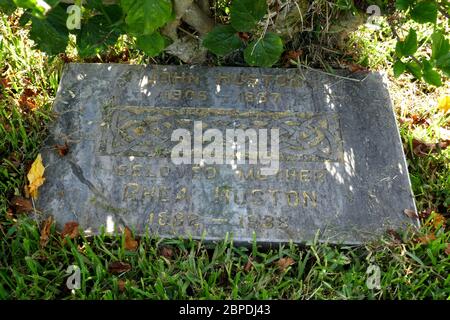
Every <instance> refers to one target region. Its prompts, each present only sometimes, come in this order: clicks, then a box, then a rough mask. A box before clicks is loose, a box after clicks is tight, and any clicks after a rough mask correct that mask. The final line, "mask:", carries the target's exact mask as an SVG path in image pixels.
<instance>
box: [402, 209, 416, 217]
mask: <svg viewBox="0 0 450 320" xmlns="http://www.w3.org/2000/svg"><path fill="white" fill-rule="evenodd" d="M403 213H404V214H406V215H407V216H408V217H410V218H412V219H418V218H419V216H418V215H417V213H416V212H415V211H414V210H411V209H405V210H403Z"/></svg>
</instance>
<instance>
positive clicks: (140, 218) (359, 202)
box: [36, 64, 418, 243]
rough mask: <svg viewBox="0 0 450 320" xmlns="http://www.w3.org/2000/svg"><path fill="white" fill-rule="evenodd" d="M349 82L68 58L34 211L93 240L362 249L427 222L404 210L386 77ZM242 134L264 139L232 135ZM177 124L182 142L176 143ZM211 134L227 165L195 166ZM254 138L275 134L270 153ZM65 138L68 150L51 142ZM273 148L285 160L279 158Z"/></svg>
mask: <svg viewBox="0 0 450 320" xmlns="http://www.w3.org/2000/svg"><path fill="white" fill-rule="evenodd" d="M352 77H353V79H347V78H346V77H344V76H340V77H336V76H330V75H326V74H324V73H321V72H318V71H312V70H304V69H259V68H239V67H216V68H209V67H200V66H195V67H193V66H157V65H149V66H143V65H123V64H68V65H66V67H65V69H64V72H63V76H62V80H61V83H60V87H59V90H58V93H57V97H56V100H55V104H54V111H55V113H56V115H57V118H56V121H55V122H54V123H53V126H52V128H51V130H50V135H49V137H48V139H47V140H46V142H45V144H44V146H43V148H42V150H41V153H42V157H43V162H44V165H45V167H46V170H45V178H46V181H45V183H44V185H43V186H42V187H41V188H40V190H39V197H38V199H37V202H36V206H37V208H38V209H39V211H40V212H42V214H43V215H44V216H46V215H49V214H51V215H53V216H54V217H55V220H56V222H57V224H58V226H59V227H61V226H63V225H64V224H65V223H66V222H68V221H77V222H78V223H79V224H80V226H81V227H82V228H83V229H84V230H85V233H86V234H90V233H93V234H94V233H96V232H98V231H99V230H100V228H101V227H102V226H104V227H105V229H106V230H107V231H109V232H112V231H114V230H118V229H120V228H123V227H124V226H128V227H130V228H131V229H133V230H135V231H137V233H139V234H145V233H146V232H147V231H148V232H149V233H151V234H157V235H159V236H162V237H179V236H181V237H191V236H192V237H193V238H203V239H205V240H218V239H223V238H224V237H225V235H226V233H229V234H230V235H232V237H233V239H234V240H235V241H236V242H249V241H252V239H253V235H254V234H255V235H256V239H257V240H258V241H260V242H261V243H279V242H288V241H290V240H292V241H294V242H308V241H311V240H313V239H314V238H316V237H317V238H318V239H319V240H322V241H330V242H333V243H361V242H365V241H367V240H368V239H372V238H374V237H377V236H379V235H380V234H382V233H384V232H385V231H386V229H389V228H402V227H407V226H409V225H417V224H418V221H417V220H415V219H412V218H410V217H408V216H406V215H405V214H404V210H405V209H409V210H416V208H415V204H414V198H413V195H412V191H411V185H410V181H409V177H408V169H407V165H406V161H405V156H404V154H403V150H402V144H401V139H400V136H399V132H398V128H397V126H396V123H395V117H394V113H393V110H392V104H391V101H390V98H389V93H388V91H387V88H386V86H385V84H384V82H383V77H382V76H381V75H380V74H378V73H369V74H356V75H353V76H352ZM210 129H214V130H215V131H211V130H210ZM239 129H241V130H242V132H247V133H249V132H250V133H251V132H253V133H256V135H253V136H252V135H251V134H250V133H249V134H250V135H248V136H247V138H246V139H245V141H244V144H239V143H238V142H239V141H238V140H233V141H231V142H230V140H229V139H228V140H227V137H228V136H227V133H228V131H229V132H233V131H234V132H237V131H236V130H239ZM249 129H250V130H253V131H246V130H249ZM272 129H276V130H278V131H277V132H275V131H273V130H272ZM175 130H181V131H180V132H182V133H184V136H183V138H180V139H175V140H174V139H173V135H174V131H175ZM208 130H210V131H209V133H211V132H215V133H216V135H215V139H214V141H215V143H219V142H220V143H221V144H223V145H224V149H223V155H221V154H218V153H217V150H219V149H216V151H215V153H214V156H215V157H217V158H216V159H218V158H220V157H221V156H223V161H224V164H219V163H213V164H211V163H208V161H204V160H201V161H200V162H198V161H196V159H197V160H198V157H197V158H195V155H200V158H201V155H202V154H203V153H202V152H205V150H208V149H207V147H208V145H209V144H211V143H212V142H213V140H212V139H211V137H210V136H208ZM227 130H228V131H227ZM230 130H231V131H230ZM276 133H277V134H278V140H276V141H275V140H271V139H273V138H274V137H276ZM199 134H200V138H198V136H199ZM222 137H223V141H221V138H222ZM188 138H189V139H188ZM199 139H200V140H199ZM208 139H209V140H208ZM264 139H265V140H264ZM172 140H173V141H172ZM256 141H259V142H261V141H266V143H267V147H268V149H267V150H268V151H270V153H267V154H266V156H268V157H269V158H268V159H269V160H268V161H266V162H263V161H262V159H263V158H261V161H259V160H260V158H258V156H257V155H256V154H255V152H257V153H258V152H260V149H251V147H250V145H251V143H256ZM181 142H183V143H186V144H184V146H189V148H185V149H183V150H184V152H181V153H179V152H178V153H176V152H175V154H179V155H181V154H182V155H183V156H185V157H186V158H184V159H185V160H186V159H187V158H189V159H190V158H191V157H192V159H194V160H193V161H192V163H191V164H189V163H185V162H184V163H180V162H178V163H177V161H175V160H174V158H173V154H174V150H178V149H176V148H177V147H178V148H179V147H180V146H181V145H183V144H182V143H181ZM241 142H242V141H241ZM65 143H67V144H68V146H69V152H68V154H67V155H65V156H61V155H59V154H58V152H57V151H56V150H55V147H54V146H55V145H63V144H65ZM254 146H260V145H258V144H255V145H254ZM275 146H277V148H278V152H277V154H278V157H279V162H278V163H275V162H274V161H270V156H273V155H274V154H275V151H274V150H275V149H274V148H275ZM227 147H232V148H234V149H233V150H235V151H236V153H235V154H234V155H232V157H230V154H229V153H227V150H229V149H227ZM271 148H272V149H271ZM255 150H256V151H255ZM258 155H260V153H258ZM253 156H255V157H256V158H253ZM237 159H240V160H241V162H244V163H240V162H239V161H238V160H237ZM250 159H256V160H257V162H256V163H250ZM266 160H267V158H266ZM269 169H270V170H269ZM267 172H269V174H267Z"/></svg>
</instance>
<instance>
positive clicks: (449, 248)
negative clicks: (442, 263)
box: [445, 243, 450, 256]
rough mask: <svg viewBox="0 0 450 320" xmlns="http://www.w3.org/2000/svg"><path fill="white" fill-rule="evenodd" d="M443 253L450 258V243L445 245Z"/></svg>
mask: <svg viewBox="0 0 450 320" xmlns="http://www.w3.org/2000/svg"><path fill="white" fill-rule="evenodd" d="M445 253H446V254H447V255H448V256H450V243H447V248H445Z"/></svg>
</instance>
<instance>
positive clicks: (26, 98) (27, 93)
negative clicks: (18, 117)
mask: <svg viewBox="0 0 450 320" xmlns="http://www.w3.org/2000/svg"><path fill="white" fill-rule="evenodd" d="M36 95H37V93H36V92H35V91H34V90H32V89H29V88H27V89H25V90H23V92H22V95H21V96H20V98H19V100H18V102H19V106H20V107H21V108H22V109H23V110H24V111H33V110H35V109H36V108H37V105H36V102H35V99H34V97H35V96H36Z"/></svg>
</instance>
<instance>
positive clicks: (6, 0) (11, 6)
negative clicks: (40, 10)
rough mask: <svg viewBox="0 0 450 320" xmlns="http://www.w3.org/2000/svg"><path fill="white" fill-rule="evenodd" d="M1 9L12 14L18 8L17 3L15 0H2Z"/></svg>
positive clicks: (7, 13)
mask: <svg viewBox="0 0 450 320" xmlns="http://www.w3.org/2000/svg"><path fill="white" fill-rule="evenodd" d="M0 10H1V11H2V12H3V13H6V15H10V14H11V13H13V12H14V10H16V5H15V3H14V1H13V0H2V1H1V2H0Z"/></svg>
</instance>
